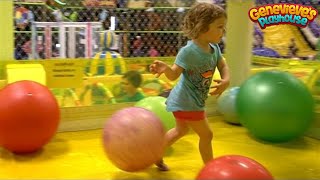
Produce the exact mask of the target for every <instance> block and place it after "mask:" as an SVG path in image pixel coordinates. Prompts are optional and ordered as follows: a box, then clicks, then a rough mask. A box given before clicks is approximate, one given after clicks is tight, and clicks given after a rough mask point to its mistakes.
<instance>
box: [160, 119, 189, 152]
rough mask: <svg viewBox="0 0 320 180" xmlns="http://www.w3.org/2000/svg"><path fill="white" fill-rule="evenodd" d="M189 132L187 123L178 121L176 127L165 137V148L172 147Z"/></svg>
mask: <svg viewBox="0 0 320 180" xmlns="http://www.w3.org/2000/svg"><path fill="white" fill-rule="evenodd" d="M188 131H189V127H188V124H187V123H186V121H183V120H182V121H181V120H177V121H176V127H175V128H172V129H170V130H169V131H168V132H167V133H166V135H165V147H169V146H171V145H172V144H173V143H175V142H176V141H177V140H179V139H180V138H182V137H183V136H184V135H186V134H187V133H188Z"/></svg>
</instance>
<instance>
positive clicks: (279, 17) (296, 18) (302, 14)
mask: <svg viewBox="0 0 320 180" xmlns="http://www.w3.org/2000/svg"><path fill="white" fill-rule="evenodd" d="M317 15H318V11H317V9H315V8H313V7H311V6H303V5H301V4H267V5H263V6H259V7H255V8H251V9H250V10H249V17H250V19H251V20H252V21H253V22H255V23H258V24H259V26H260V28H261V29H265V28H266V27H268V26H274V25H279V24H292V25H295V26H299V27H302V28H304V27H306V26H307V25H308V24H309V23H310V22H312V21H313V20H314V19H315V18H316V17H317Z"/></svg>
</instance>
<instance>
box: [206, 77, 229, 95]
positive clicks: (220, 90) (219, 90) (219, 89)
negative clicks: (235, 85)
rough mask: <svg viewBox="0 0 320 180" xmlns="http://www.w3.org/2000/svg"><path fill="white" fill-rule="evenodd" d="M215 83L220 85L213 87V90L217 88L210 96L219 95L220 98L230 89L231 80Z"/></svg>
mask: <svg viewBox="0 0 320 180" xmlns="http://www.w3.org/2000/svg"><path fill="white" fill-rule="evenodd" d="M213 81H214V82H216V83H218V84H217V85H214V86H212V87H211V88H215V90H214V91H213V92H211V93H210V94H211V95H217V96H218V97H219V96H220V95H221V94H222V93H223V92H224V91H225V90H226V89H227V88H228V86H229V84H230V82H229V80H224V79H215V80H213Z"/></svg>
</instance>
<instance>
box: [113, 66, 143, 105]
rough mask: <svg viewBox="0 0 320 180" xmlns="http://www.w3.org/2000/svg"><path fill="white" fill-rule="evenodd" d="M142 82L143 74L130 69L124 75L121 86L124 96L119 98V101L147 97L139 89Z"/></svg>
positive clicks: (131, 100)
mask: <svg viewBox="0 0 320 180" xmlns="http://www.w3.org/2000/svg"><path fill="white" fill-rule="evenodd" d="M141 83H142V75H141V74H140V73H139V72H138V71H128V72H126V73H125V74H124V75H123V76H122V80H121V87H122V89H123V91H124V93H125V94H124V96H122V97H120V98H119V99H117V100H116V101H117V102H137V101H140V100H141V99H143V98H144V97H145V95H144V94H143V93H142V92H141V91H140V90H139V87H140V85H141Z"/></svg>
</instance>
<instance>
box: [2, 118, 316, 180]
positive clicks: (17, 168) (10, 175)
mask: <svg viewBox="0 0 320 180" xmlns="http://www.w3.org/2000/svg"><path fill="white" fill-rule="evenodd" d="M209 120H210V124H211V126H212V128H213V130H214V140H213V146H214V154H215V156H216V157H217V156H222V155H228V154H238V155H244V156H247V157H250V158H253V159H255V160H256V161H258V162H260V163H261V164H263V165H264V166H265V167H266V168H267V169H269V171H270V172H271V173H272V174H273V175H274V177H275V178H276V179H320V141H319V140H316V139H311V138H308V137H303V138H301V139H299V140H296V141H293V142H289V143H282V144H269V143H263V142H259V141H257V140H255V139H253V138H252V137H251V136H250V135H248V134H247V131H246V129H245V128H243V127H241V126H234V125H229V124H227V123H225V122H224V121H222V120H221V117H218V116H217V117H211V118H209ZM101 133H102V130H90V131H79V132H65V133H58V134H57V135H56V136H55V138H54V139H53V140H52V141H51V142H50V143H49V144H48V145H46V146H45V147H44V148H43V150H41V151H39V152H37V153H34V154H31V155H14V154H11V153H10V152H8V151H6V150H4V149H0V179H49V178H50V179H194V177H195V176H196V174H197V172H198V171H199V169H200V168H201V167H202V163H201V158H200V155H199V153H198V148H197V140H198V138H197V136H196V135H195V134H193V133H189V134H188V135H187V136H185V137H183V138H182V139H181V140H179V141H178V142H177V143H176V144H174V145H173V146H172V147H171V148H170V149H168V151H167V154H166V157H165V161H166V162H167V164H168V165H169V166H170V168H171V171H169V172H158V171H157V170H156V168H155V167H150V168H149V169H146V170H145V171H142V172H138V173H127V172H123V171H121V170H119V169H117V168H115V167H114V166H113V165H112V164H111V163H110V162H109V161H108V160H107V158H106V156H105V154H104V152H103V149H102V144H101Z"/></svg>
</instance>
